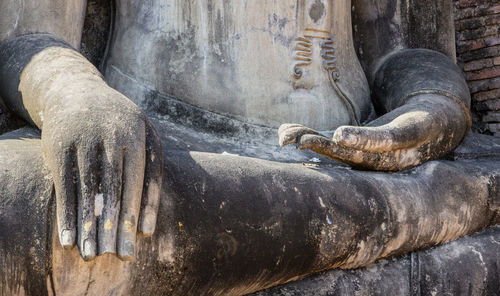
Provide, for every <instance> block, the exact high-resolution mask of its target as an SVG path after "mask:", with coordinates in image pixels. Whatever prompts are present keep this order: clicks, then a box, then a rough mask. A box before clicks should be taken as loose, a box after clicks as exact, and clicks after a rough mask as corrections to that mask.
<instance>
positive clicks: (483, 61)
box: [455, 0, 500, 136]
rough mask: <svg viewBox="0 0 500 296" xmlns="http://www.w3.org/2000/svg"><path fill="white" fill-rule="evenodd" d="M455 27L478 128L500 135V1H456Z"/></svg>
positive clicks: (461, 63) (459, 53)
mask: <svg viewBox="0 0 500 296" xmlns="http://www.w3.org/2000/svg"><path fill="white" fill-rule="evenodd" d="M455 28H456V37H457V61H458V64H459V65H460V66H461V67H462V69H463V70H464V71H465V75H466V78H467V81H468V83H469V87H470V90H471V93H472V111H473V113H474V114H475V119H476V120H475V123H476V128H477V129H478V130H479V131H481V132H486V133H491V134H494V135H495V136H500V0H456V1H455Z"/></svg>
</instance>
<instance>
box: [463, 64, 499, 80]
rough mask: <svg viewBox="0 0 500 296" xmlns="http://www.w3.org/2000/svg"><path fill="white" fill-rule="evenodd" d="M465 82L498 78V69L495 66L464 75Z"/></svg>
mask: <svg viewBox="0 0 500 296" xmlns="http://www.w3.org/2000/svg"><path fill="white" fill-rule="evenodd" d="M466 77H467V80H481V79H488V78H495V77H500V67H499V66H495V67H491V68H486V69H482V70H479V71H474V72H468V73H466Z"/></svg>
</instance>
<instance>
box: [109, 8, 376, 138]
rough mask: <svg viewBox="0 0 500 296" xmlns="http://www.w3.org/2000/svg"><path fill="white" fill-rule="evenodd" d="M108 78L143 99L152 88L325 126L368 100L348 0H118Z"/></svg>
mask: <svg viewBox="0 0 500 296" xmlns="http://www.w3.org/2000/svg"><path fill="white" fill-rule="evenodd" d="M106 78H107V80H108V81H109V83H110V84H111V86H113V87H116V88H117V89H118V90H120V91H122V92H124V93H125V94H126V95H128V96H129V97H130V98H131V99H132V100H134V101H135V102H136V103H138V104H139V105H143V106H144V105H145V104H148V102H147V100H148V95H147V93H148V92H150V91H154V92H157V93H159V94H161V95H164V96H167V97H174V98H175V99H178V100H181V101H183V102H186V103H189V104H192V105H195V106H198V107H201V108H203V109H205V110H209V111H213V112H215V113H219V114H223V115H230V116H232V117H236V118H239V119H242V120H244V121H247V122H250V123H255V124H260V125H265V126H272V127H277V126H279V124H282V123H285V122H294V123H301V124H304V125H307V126H310V127H312V128H315V129H319V130H331V129H334V128H336V127H337V126H339V125H343V124H349V123H352V122H353V120H354V118H352V117H356V118H357V119H358V120H360V121H363V120H364V119H366V118H367V117H368V116H369V114H370V111H371V108H372V107H371V102H370V97H369V88H368V84H367V82H366V78H365V75H364V73H363V71H362V69H361V67H360V65H359V62H358V59H357V57H356V53H355V50H354V48H353V42H352V28H351V5H350V0H335V1H326V0H300V1H297V0H280V1H278V0H259V1H255V0H238V1H225V0H211V1H208V0H202V1H200V0H149V1H132V0H121V1H118V5H117V12H116V22H115V30H114V36H113V42H112V45H111V48H110V55H109V59H108V62H107V67H106ZM155 98H156V99H157V98H158V97H155ZM349 102H351V103H349ZM351 106H352V107H351ZM349 109H354V110H353V111H354V112H352V111H351V112H350V110H349ZM352 113H354V114H355V116H354V114H352ZM350 114H351V116H350Z"/></svg>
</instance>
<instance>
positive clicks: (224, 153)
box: [221, 151, 239, 156]
mask: <svg viewBox="0 0 500 296" xmlns="http://www.w3.org/2000/svg"><path fill="white" fill-rule="evenodd" d="M221 154H222V155H227V156H239V155H238V154H233V153H229V152H226V151H224V152H222V153H221Z"/></svg>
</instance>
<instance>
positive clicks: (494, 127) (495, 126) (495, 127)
mask: <svg viewBox="0 0 500 296" xmlns="http://www.w3.org/2000/svg"><path fill="white" fill-rule="evenodd" d="M487 127H488V129H489V130H490V132H492V133H500V123H490V124H487Z"/></svg>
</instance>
